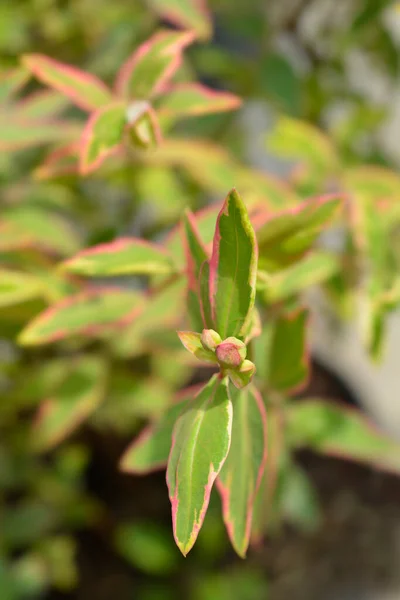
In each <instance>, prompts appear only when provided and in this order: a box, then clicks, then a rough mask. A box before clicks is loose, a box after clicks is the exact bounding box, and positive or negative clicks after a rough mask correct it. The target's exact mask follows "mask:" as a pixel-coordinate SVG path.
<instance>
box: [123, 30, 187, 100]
mask: <svg viewBox="0 0 400 600" xmlns="http://www.w3.org/2000/svg"><path fill="white" fill-rule="evenodd" d="M171 33H178V32H174V31H172V30H171V31H168V30H165V31H160V32H158V33H156V34H155V35H153V36H152V37H151V38H150V39H148V40H146V41H145V42H144V43H143V44H142V45H141V46H139V48H138V49H137V50H136V51H135V52H134V53H133V54H132V55H131V56H130V57H129V58H128V59H127V60H126V61H125V63H124V64H123V65H122V67H121V69H120V70H119V72H118V75H117V78H116V80H115V93H116V94H117V96H119V97H121V96H124V95H125V92H126V87H127V85H128V82H129V79H130V78H131V76H132V74H133V72H134V70H135V67H136V65H137V64H138V63H139V62H140V61H141V60H143V58H144V57H145V56H146V55H147V54H149V53H150V52H151V50H152V48H153V45H154V44H157V43H158V42H160V41H161V40H163V39H165V38H166V37H168V36H169V35H170V34H171ZM195 37H196V35H195V33H194V32H193V31H185V32H182V33H181V34H180V36H179V37H178V38H177V39H176V40H174V41H173V42H171V44H170V46H169V47H168V48H167V49H165V50H164V53H165V54H166V55H167V56H171V62H170V63H169V65H168V66H167V68H166V69H165V70H164V73H163V74H162V75H161V77H160V78H159V80H158V82H157V84H156V86H155V87H154V89H153V94H157V93H158V92H160V91H161V90H162V88H163V87H164V85H165V83H166V81H168V79H170V77H172V75H173V74H174V73H175V72H176V71H177V70H178V68H179V67H180V66H181V64H182V51H183V50H184V48H185V47H186V46H188V45H189V44H191V43H192V42H193V41H194V39H195Z"/></svg>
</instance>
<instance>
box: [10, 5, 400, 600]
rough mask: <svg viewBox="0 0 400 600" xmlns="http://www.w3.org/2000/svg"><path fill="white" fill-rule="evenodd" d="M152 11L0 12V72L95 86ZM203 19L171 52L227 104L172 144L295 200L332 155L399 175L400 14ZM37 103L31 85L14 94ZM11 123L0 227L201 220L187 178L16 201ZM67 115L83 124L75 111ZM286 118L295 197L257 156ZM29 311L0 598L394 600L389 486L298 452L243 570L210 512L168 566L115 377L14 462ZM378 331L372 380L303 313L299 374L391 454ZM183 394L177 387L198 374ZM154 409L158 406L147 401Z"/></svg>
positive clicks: (394, 492) (17, 314)
mask: <svg viewBox="0 0 400 600" xmlns="http://www.w3.org/2000/svg"><path fill="white" fill-rule="evenodd" d="M165 4H167V0H166V1H165V2H162V1H161V0H148V1H147V0H113V1H112V2H110V1H109V0H13V1H12V0H0V69H1V70H2V71H3V70H4V72H5V71H6V70H7V69H9V68H13V67H15V66H17V65H18V61H19V57H20V56H21V55H22V54H24V53H31V52H39V53H43V54H47V55H49V56H51V57H53V58H56V59H57V60H60V61H64V62H67V63H71V64H74V65H76V66H78V67H79V68H81V69H85V70H87V71H90V72H92V73H94V74H96V75H98V76H99V77H100V78H101V79H102V80H104V81H105V82H106V83H108V84H111V82H112V81H113V79H114V77H115V74H116V72H117V71H118V68H119V67H120V66H121V64H122V63H123V62H124V60H125V59H126V58H127V57H128V56H129V55H130V54H131V53H132V51H133V50H134V49H135V48H136V47H137V46H138V45H139V44H140V43H141V42H143V41H144V40H145V39H146V38H147V37H149V35H151V34H152V33H153V32H154V31H155V30H156V29H157V28H158V27H160V25H170V23H169V22H167V21H166V20H164V18H165V10H164V8H165V6H164V5H165ZM173 4H174V6H175V5H179V2H177V1H174V2H173ZM183 4H184V3H183ZM189 4H190V5H193V6H194V7H196V10H199V7H200V6H202V2H200V1H199V2H193V3H189ZM163 6H164V8H163ZM207 6H208V12H209V15H210V20H211V23H212V29H213V34H212V36H211V37H210V39H205V40H204V41H202V42H201V43H196V44H194V45H193V47H190V48H189V49H188V50H187V52H186V57H187V58H186V60H185V64H184V67H183V70H184V72H185V75H187V76H188V77H189V78H192V77H196V78H197V79H198V80H200V81H202V82H203V83H205V84H208V85H210V86H211V87H213V88H215V89H220V90H226V91H230V92H233V93H235V94H237V95H238V96H240V97H241V98H242V99H243V106H242V108H241V109H240V110H239V111H237V112H233V113H226V114H218V115H213V116H205V117H201V118H198V119H194V120H188V121H185V122H183V123H181V124H179V126H178V127H177V131H178V133H179V134H181V135H183V136H185V137H188V138H208V139H211V140H213V141H215V142H218V144H220V145H221V146H223V147H224V148H226V149H228V150H229V152H230V153H231V154H232V155H233V156H234V157H235V159H237V160H241V161H244V162H247V163H248V164H249V165H251V166H253V167H255V168H258V169H260V170H263V171H265V172H267V173H269V174H272V175H273V176H275V177H277V178H279V179H281V180H282V181H284V182H288V183H290V184H291V185H292V184H293V183H295V184H296V186H297V191H298V192H299V194H300V195H301V196H303V197H308V196H309V195H312V194H317V193H322V192H324V191H327V190H328V191H329V178H330V171H329V168H327V164H326V156H325V155H324V154H323V152H326V153H327V155H328V156H329V152H330V150H329V148H330V145H332V147H334V148H335V152H336V153H337V155H338V156H340V160H341V162H342V163H343V164H345V165H346V166H351V165H355V166H357V165H365V164H366V165H368V164H375V165H379V166H382V167H388V168H391V169H393V170H394V171H396V170H398V168H399V166H400V144H399V140H400V78H399V74H400V4H399V3H397V2H392V1H389V0H347V1H342V2H340V1H338V0H279V1H277V0H276V1H274V0H271V1H270V2H266V1H265V0H246V2H232V0H207ZM160 7H161V8H160ZM37 89H39V85H38V84H36V83H35V82H33V81H30V82H29V83H28V91H32V92H35V91H36V90H37ZM0 102H1V98H0ZM8 110H9V107H8V106H7V105H6V104H3V106H0V150H2V152H1V153H0V221H1V212H2V211H3V209H5V208H6V207H9V206H11V205H13V204H15V203H17V204H18V203H19V202H20V201H21V198H22V199H23V201H24V202H28V203H30V202H32V203H33V204H35V205H39V206H40V207H42V208H43V207H44V208H45V209H46V210H48V209H51V210H53V209H56V210H57V211H59V212H61V213H62V214H63V215H66V216H67V218H70V219H71V221H72V222H73V224H74V227H75V228H76V229H78V230H80V229H81V230H82V231H83V232H84V235H85V236H86V240H87V243H88V244H94V243H98V242H101V241H107V240H109V239H113V238H114V237H115V236H118V235H122V234H129V233H130V234H135V235H137V234H143V233H144V232H147V231H149V230H151V228H152V227H155V223H156V226H157V227H158V226H160V225H162V228H164V229H166V230H168V228H169V227H170V226H171V225H172V224H173V223H174V222H175V220H176V219H177V218H178V217H179V216H180V214H181V212H182V209H183V207H184V206H185V205H186V203H187V202H189V204H191V206H192V207H193V208H197V207H200V206H204V205H205V204H207V203H208V202H209V201H210V200H221V198H222V194H221V191H220V189H219V185H218V186H217V185H216V186H215V188H214V185H213V179H212V177H211V183H209V184H208V185H207V186H206V189H204V188H202V186H199V185H198V183H197V182H196V181H195V180H193V178H191V177H188V175H187V174H186V173H184V174H182V173H175V172H174V174H173V176H170V175H168V174H167V175H166V174H165V171H163V170H162V169H160V170H158V171H157V172H156V171H152V172H151V173H150V174H149V175H148V174H146V173H145V171H143V172H141V173H139V174H137V173H135V172H134V171H132V172H131V171H129V172H127V173H126V172H125V173H124V174H122V175H121V173H116V174H114V175H113V176H112V177H109V178H107V180H106V181H105V180H104V179H102V178H100V177H93V178H88V179H83V180H82V179H79V178H75V177H68V176H64V175H63V176H60V177H55V178H51V179H50V180H41V179H36V180H35V182H34V183H32V181H29V174H30V173H32V172H34V171H35V169H37V168H38V166H39V165H40V164H41V162H42V160H43V157H44V155H45V154H44V150H43V147H42V146H40V147H36V146H35V147H29V148H23V149H22V150H19V149H18V151H12V152H9V151H6V148H7V144H6V143H5V142H4V139H3V138H2V133H1V130H3V134H4V132H5V131H6V129H7V127H6V124H7V120H8ZM67 114H68V116H69V117H71V118H76V119H78V120H79V118H80V116H79V114H78V112H77V111H76V110H75V109H74V108H71V107H69V108H68V109H67ZM282 116H286V117H290V118H293V119H296V120H299V121H301V122H304V124H310V125H312V126H316V127H318V128H320V129H321V130H323V132H324V133H325V137H324V140H326V142H323V143H322V148H323V149H325V150H321V146H320V144H321V142H320V140H319V138H318V136H317V137H315V136H316V134H315V130H314V129H310V138H309V147H308V148H306V149H305V154H307V153H310V152H311V154H312V153H314V155H315V156H314V159H315V160H316V162H318V157H319V156H321V165H320V172H319V171H318V173H317V175H318V176H317V177H314V178H313V180H312V181H311V180H307V179H306V180H301V178H300V179H296V170H294V169H295V168H296V164H297V163H296V160H295V159H294V158H293V157H290V156H288V157H285V156H282V154H285V153H284V152H283V153H282V151H280V152H277V151H276V149H274V145H273V144H269V143H268V139H269V138H268V135H269V133H270V132H271V131H273V130H274V127H275V124H276V122H277V120H278V119H279V118H280V117H282ZM4 135H5V134H4ZM4 135H3V137H4ZM306 137H307V136H306ZM324 144H325V145H324ZM326 144H328V150H326ZM320 153H321V154H320ZM289 155H290V152H289ZM315 157H316V158H315ZM199 169H201V167H199ZM319 175H320V177H319ZM228 179H229V177H227V182H226V186H225V187H226V190H228V189H229V187H230V186H231V182H230V181H228ZM322 180H323V182H324V183H323V186H322V183H321V181H322ZM218 181H220V179H218ZM321 186H322V188H323V189H321ZM171 196H173V198H174V202H173V203H171V202H170V198H171ZM137 198H142V199H143V201H141V202H137ZM133 205H134V209H133V210H132V206H133ZM71 215H72V217H71ZM78 215H79V216H78ZM338 236H339V243H340V232H339V233H338ZM336 241H337V240H336V239H335V238H333V239H332V240H331V241H330V243H333V244H335V243H336ZM0 249H1V240H0ZM1 260H2V257H1V255H0V261H1ZM0 287H1V281H0ZM37 310H38V309H37V307H34V308H32V306H28V307H25V306H23V307H22V308H20V309H19V310H17V311H14V312H13V311H10V312H3V314H2V315H1V316H0V393H1V394H2V395H3V396H4V401H3V402H1V401H0V600H23V599H25V598H26V599H43V600H62V599H65V600H73V599H76V600H88V599H90V600H92V599H93V600H111V599H112V598H118V599H119V600H130V599H138V600H164V599H165V600H169V599H181V598H182V599H184V598H193V599H194V600H225V599H226V600H228V599H229V600H259V599H260V600H262V599H264V598H265V599H268V600H284V599H285V600H287V599H288V598H291V600H303V599H304V600H314V599H315V600H331V599H332V600H347V599H349V600H358V599H360V600H370V599H371V600H395V599H397V598H398V599H400V480H399V481H398V479H397V477H395V476H394V475H393V476H389V475H384V474H380V473H379V474H378V473H376V472H374V471H372V470H370V469H367V468H365V467H361V466H355V465H353V464H350V463H342V462H340V461H338V460H337V461H336V460H334V459H327V458H317V457H315V456H312V455H311V454H308V453H301V454H299V456H298V457H297V458H298V464H299V465H300V466H301V467H302V470H300V471H296V475H295V476H293V477H292V478H289V480H288V481H285V482H284V483H283V484H282V485H283V488H282V491H281V493H282V497H283V498H284V499H285V500H284V502H283V504H282V506H281V511H282V520H279V523H278V522H277V523H276V526H274V527H272V528H271V532H270V535H268V536H267V538H266V540H265V542H264V543H263V544H262V545H261V546H260V547H258V548H254V549H252V550H251V551H250V553H249V558H248V559H247V560H246V561H243V560H241V559H239V558H237V557H236V556H235V554H234V553H233V551H232V550H231V549H230V546H229V543H228V540H227V537H226V534H225V532H224V529H223V524H222V521H221V518H220V505H219V500H218V498H215V497H214V496H213V497H212V500H211V506H210V510H209V513H208V515H207V518H206V521H205V525H204V528H203V530H202V533H201V535H200V537H199V540H198V542H197V544H196V547H195V548H194V550H193V551H192V552H191V553H190V555H189V556H188V557H187V558H186V559H183V558H182V557H181V555H180V554H179V551H178V550H177V548H176V547H175V545H174V541H173V538H172V535H171V526H170V504H169V500H168V496H167V492H166V487H165V475H164V473H163V472H161V473H156V474H154V475H150V476H145V477H132V476H128V475H124V474H121V473H120V472H119V471H118V460H119V458H120V456H121V453H122V451H123V450H124V448H125V447H126V445H127V443H128V442H129V441H130V439H131V438H132V435H133V433H135V432H136V431H137V430H139V429H140V426H141V424H142V422H143V420H145V419H146V418H148V417H149V414H148V413H146V410H145V408H143V407H139V408H138V409H137V410H136V412H135V411H132V410H131V409H130V405H129V402H130V401H131V396H130V395H129V394H126V393H125V389H124V386H123V381H122V380H123V377H122V378H120V379H119V380H118V381H117V380H116V383H115V386H114V389H113V391H112V393H111V392H110V398H109V399H108V400H109V401H107V402H105V403H104V404H103V405H102V407H101V408H100V409H99V410H98V411H97V412H96V413H95V414H94V415H93V416H92V418H91V419H90V421H89V422H88V423H87V424H85V425H84V426H83V427H81V428H80V429H79V430H78V431H77V432H75V433H74V434H73V435H72V436H71V437H69V438H68V439H67V440H66V441H65V442H63V443H62V444H61V445H59V446H58V447H57V449H56V450H55V451H53V452H51V453H47V454H46V453H45V454H42V455H40V456H37V455H31V454H29V453H27V452H26V450H25V447H24V443H25V436H26V432H27V430H28V427H29V422H30V418H31V415H32V411H33V410H34V409H35V408H36V406H37V405H38V403H39V399H40V398H41V388H40V385H42V383H43V380H44V379H43V378H39V377H38V378H37V379H36V380H35V374H36V373H37V372H39V371H38V370H40V365H41V361H44V360H46V361H47V360H48V359H53V358H54V359H57V358H58V356H57V352H56V351H54V352H53V350H52V349H51V348H50V349H48V348H47V349H45V350H44V351H43V352H42V354H41V355H40V356H36V357H32V355H30V354H29V352H27V353H26V352H25V350H21V349H20V348H18V347H17V345H16V344H15V342H14V341H13V340H14V337H15V333H16V332H18V331H19V330H20V328H21V323H24V322H25V321H26V318H27V317H26V315H27V314H28V315H29V316H31V315H32V314H35V311H37ZM24 311H25V312H24ZM388 333H389V335H388V340H387V344H386V347H385V348H384V351H383V354H382V361H381V363H380V364H379V365H372V364H371V361H370V360H369V358H368V357H367V354H366V352H365V350H364V349H363V346H362V344H361V342H360V340H359V338H358V334H357V330H356V328H354V327H353V326H352V324H351V323H350V324H349V325H348V326H341V327H340V328H338V327H333V328H332V324H331V323H327V322H326V321H325V320H324V318H321V316H320V312H319V311H318V308H317V310H316V316H315V320H314V329H313V345H314V369H313V374H312V377H311V380H310V383H309V386H308V389H307V390H305V391H304V392H302V393H303V394H304V395H309V394H316V395H322V396H324V397H325V398H329V399H332V400H336V399H339V400H341V401H343V402H346V403H348V404H351V405H358V406H360V407H362V409H363V410H365V411H366V412H368V413H369V414H370V415H372V417H373V418H374V419H375V420H376V422H377V423H380V424H381V425H382V426H383V427H384V428H386V429H387V430H388V431H390V432H391V433H392V434H394V435H398V436H399V439H400V403H399V402H398V401H397V399H398V396H399V393H400V377H399V376H398V353H399V350H400V321H399V319H398V318H397V317H396V316H394V317H392V319H391V321H390V326H389V328H388ZM52 353H53V354H52ZM135 359H136V357H135ZM161 362H162V359H161V360H160V361H159V363H160V364H157V365H156V366H155V368H156V369H157V370H158V371H157V372H161V371H162V368H163V366H162V364H161ZM53 366H54V364H53ZM135 368H136V369H139V370H140V369H141V368H142V365H141V364H140V363H135ZM143 368H145V367H143ZM183 369H185V365H183ZM53 376H54V372H53V371H51V373H48V377H50V378H51V377H53ZM180 376H181V374H178V375H177V377H178V379H179V377H180ZM190 377H191V379H190V380H189V381H188V382H187V383H191V382H195V381H196V378H198V377H199V375H198V373H195V372H192V373H190ZM44 378H45V377H44ZM120 380H121V381H122V383H121V381H120ZM15 382H17V383H18V385H15ZM140 384H141V382H140V381H139V384H138V385H140ZM35 386H36V387H35ZM151 391H152V393H153V396H154V395H155V396H156V397H157V398H159V397H158V394H159V390H158V389H152V390H151ZM146 393H149V390H147V389H146ZM160 402H161V401H160ZM156 403H157V400H155V405H156ZM150 416H151V415H150ZM304 473H307V474H308V475H309V478H304V477H302V474H304Z"/></svg>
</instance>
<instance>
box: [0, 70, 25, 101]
mask: <svg viewBox="0 0 400 600" xmlns="http://www.w3.org/2000/svg"><path fill="white" fill-rule="evenodd" d="M28 79H29V72H28V71H27V70H26V69H24V68H22V67H20V68H17V69H8V70H7V71H3V72H2V73H0V102H1V103H3V102H4V103H5V102H7V101H8V100H10V96H11V97H12V96H13V95H14V94H15V93H16V92H18V90H19V89H20V88H21V87H23V86H24V85H25V84H26V82H27V81H28Z"/></svg>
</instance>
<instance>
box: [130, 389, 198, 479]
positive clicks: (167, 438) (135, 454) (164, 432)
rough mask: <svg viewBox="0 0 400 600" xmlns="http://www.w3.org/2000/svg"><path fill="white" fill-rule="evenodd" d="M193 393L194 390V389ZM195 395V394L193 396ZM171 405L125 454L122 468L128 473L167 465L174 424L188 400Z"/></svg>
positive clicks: (146, 471) (143, 471)
mask: <svg viewBox="0 0 400 600" xmlns="http://www.w3.org/2000/svg"><path fill="white" fill-rule="evenodd" d="M192 394H194V392H193V391H192ZM191 397H193V396H191ZM188 399H189V398H188V397H187V398H186V399H185V400H182V401H180V402H177V403H176V404H173V405H172V406H170V407H169V408H168V409H167V410H166V411H165V412H164V413H163V414H162V415H161V416H160V417H159V419H157V421H156V422H155V423H153V424H151V425H149V426H148V427H146V428H145V429H144V430H143V431H142V432H141V434H140V435H139V436H138V437H137V438H136V439H134V440H133V442H132V444H131V445H130V446H129V447H128V448H127V450H126V451H125V453H124V454H123V456H122V458H121V462H120V468H121V469H122V470H123V471H125V472H126V473H134V474H142V473H143V474H144V473H149V472H150V471H154V470H157V469H162V468H163V467H165V466H166V465H167V461H168V456H169V452H170V450H171V442H172V431H173V428H174V425H175V423H176V421H177V419H178V417H179V415H180V414H181V412H182V410H183V408H184V406H185V405H186V403H187V401H188Z"/></svg>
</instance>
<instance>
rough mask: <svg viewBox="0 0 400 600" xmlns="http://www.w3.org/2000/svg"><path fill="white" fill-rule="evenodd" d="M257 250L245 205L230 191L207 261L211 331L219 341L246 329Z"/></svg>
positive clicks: (250, 313) (251, 299)
mask: <svg viewBox="0 0 400 600" xmlns="http://www.w3.org/2000/svg"><path fill="white" fill-rule="evenodd" d="M257 258H258V248H257V242H256V237H255V233H254V230H253V227H252V225H251V223H250V219H249V217H248V214H247V210H246V207H245V205H244V204H243V202H242V200H241V198H240V196H239V194H238V193H237V192H236V190H232V191H231V192H230V193H229V194H228V196H227V198H226V200H225V202H224V205H223V207H222V210H221V211H220V213H219V215H218V219H217V225H216V229H215V234H214V241H213V251H212V256H211V260H210V280H209V295H210V306H211V316H212V321H213V324H214V326H213V329H215V330H216V331H217V332H218V333H219V334H220V336H221V337H222V339H224V338H226V337H228V336H235V337H241V336H243V337H244V335H245V333H246V330H247V329H248V323H249V320H251V318H252V310H253V307H254V301H255V293H256V292H255V290H256V276H257Z"/></svg>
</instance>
